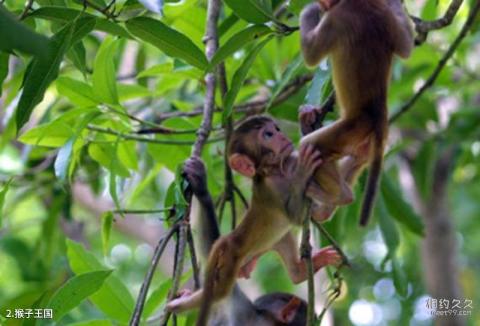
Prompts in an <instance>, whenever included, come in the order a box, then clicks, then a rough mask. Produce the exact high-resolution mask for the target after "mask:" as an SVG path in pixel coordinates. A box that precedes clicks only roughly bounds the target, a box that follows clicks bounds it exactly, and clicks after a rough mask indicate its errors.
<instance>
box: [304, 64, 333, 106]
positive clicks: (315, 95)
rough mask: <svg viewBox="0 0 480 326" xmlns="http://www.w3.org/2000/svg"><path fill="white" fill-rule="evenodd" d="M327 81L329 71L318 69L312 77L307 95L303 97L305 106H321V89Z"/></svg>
mask: <svg viewBox="0 0 480 326" xmlns="http://www.w3.org/2000/svg"><path fill="white" fill-rule="evenodd" d="M329 80H330V71H329V70H324V69H322V68H321V67H318V68H317V70H316V71H315V75H314V76H313V81H312V83H311V84H310V87H309V88H308V91H307V95H306V96H305V104H311V105H317V106H319V105H322V101H323V96H322V94H323V89H324V88H325V85H326V84H327V83H328V82H329Z"/></svg>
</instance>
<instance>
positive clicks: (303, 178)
mask: <svg viewBox="0 0 480 326" xmlns="http://www.w3.org/2000/svg"><path fill="white" fill-rule="evenodd" d="M322 162H323V161H322V159H321V154H320V151H318V150H316V149H315V147H314V146H313V145H310V144H304V145H302V146H301V147H300V151H299V155H298V164H297V169H296V172H295V174H296V179H297V181H300V182H304V183H305V186H306V183H307V181H308V179H310V177H311V176H312V174H313V172H315V170H316V169H317V168H318V167H319V166H320V164H322Z"/></svg>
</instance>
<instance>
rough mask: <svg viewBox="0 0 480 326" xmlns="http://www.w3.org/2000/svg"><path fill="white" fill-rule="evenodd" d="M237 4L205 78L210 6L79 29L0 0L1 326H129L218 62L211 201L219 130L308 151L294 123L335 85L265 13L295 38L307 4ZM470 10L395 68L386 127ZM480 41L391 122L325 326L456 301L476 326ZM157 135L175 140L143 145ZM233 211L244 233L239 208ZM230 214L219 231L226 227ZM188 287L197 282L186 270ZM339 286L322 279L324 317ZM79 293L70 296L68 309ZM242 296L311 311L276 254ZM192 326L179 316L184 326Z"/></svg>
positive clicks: (430, 5) (419, 10)
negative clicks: (374, 196)
mask: <svg viewBox="0 0 480 326" xmlns="http://www.w3.org/2000/svg"><path fill="white" fill-rule="evenodd" d="M225 2H226V5H225V6H224V7H223V10H222V12H221V16H220V22H219V43H220V49H221V50H220V52H219V53H220V54H221V55H218V57H217V58H216V59H214V61H213V62H214V63H213V64H210V66H209V63H208V61H207V59H206V58H205V55H204V54H203V53H204V45H203V43H202V38H203V36H204V35H205V21H206V17H207V11H206V8H207V3H206V1H196V0H185V1H179V2H176V1H165V3H164V4H163V3H162V2H161V1H157V2H149V1H147V0H145V1H141V2H138V1H137V0H126V1H116V2H114V3H112V4H110V5H109V4H108V3H106V2H104V0H88V1H86V2H85V4H86V13H85V14H83V15H82V11H83V7H84V4H83V3H82V1H78V0H37V1H30V2H28V3H27V4H25V3H23V2H21V1H18V0H5V1H2V5H0V39H1V41H0V83H1V84H0V85H1V89H0V91H1V93H0V95H1V98H0V106H1V108H2V109H1V111H0V117H1V118H2V123H1V127H0V128H1V130H2V134H1V136H0V185H1V186H0V189H1V191H0V261H1V264H0V313H1V314H2V315H3V316H6V311H7V309H14V308H32V307H52V305H53V306H54V307H55V308H56V309H58V310H55V312H62V314H60V313H59V314H56V315H55V317H56V319H58V320H56V322H57V323H58V324H62V325H64V324H73V323H76V325H80V324H82V323H84V324H88V325H93V324H96V325H110V324H116V323H126V322H128V320H129V318H130V316H131V313H132V311H133V307H134V303H135V299H136V297H137V295H138V291H139V288H140V285H141V283H142V281H143V279H144V275H145V273H146V271H147V268H148V266H149V264H150V259H151V254H152V250H153V246H155V244H156V242H157V241H158V239H159V237H160V236H161V235H162V234H164V233H165V229H166V228H167V227H168V226H169V224H168V223H167V222H164V221H163V220H164V219H165V217H166V214H164V213H160V212H159V211H160V210H163V209H164V208H166V207H167V208H168V207H170V205H171V204H172V203H173V202H174V200H173V199H172V196H171V194H172V190H170V192H169V187H170V185H171V183H172V180H173V179H174V174H175V171H176V169H177V167H178V166H179V165H181V164H182V162H183V161H184V160H185V159H186V158H188V157H189V156H190V152H191V148H192V144H193V142H194V141H195V139H196V135H195V131H196V130H197V129H198V128H199V125H200V122H201V118H202V116H201V109H202V106H203V104H204V99H205V91H206V84H205V82H204V76H205V72H206V71H208V70H209V69H210V68H211V67H213V66H215V64H218V63H219V62H221V61H224V62H225V70H226V76H227V81H228V83H227V84H228V85H229V93H227V95H226V96H225V97H224V98H223V101H222V93H221V92H220V91H219V90H217V94H216V95H217V96H216V100H215V101H216V102H215V104H216V107H217V108H218V110H216V111H215V114H214V118H213V131H212V134H211V135H210V140H211V142H209V143H208V144H207V145H206V146H205V148H204V150H203V155H202V158H203V159H204V161H205V162H206V165H207V168H208V177H209V189H210V191H211V192H212V194H213V195H214V196H215V198H221V196H222V194H223V192H224V187H225V182H224V181H225V178H224V160H223V151H224V141H223V140H224V136H225V134H224V132H223V129H222V117H226V116H227V115H228V113H229V112H233V116H234V119H235V120H236V121H237V120H239V119H241V118H242V117H243V116H244V114H245V112H247V113H249V114H252V113H259V112H261V111H264V110H266V109H268V113H269V114H270V115H272V116H273V117H275V118H277V119H279V122H280V124H281V126H282V129H284V130H285V131H286V132H287V133H288V134H289V136H291V138H292V139H293V140H294V142H297V141H298V139H299V131H298V127H297V112H298V107H299V106H300V105H301V104H303V103H306V102H309V103H311V104H320V103H321V101H323V100H325V98H326V95H328V93H329V82H328V75H329V70H328V66H327V64H322V65H321V67H319V68H316V69H315V70H308V69H307V68H306V67H305V66H304V64H303V62H302V60H301V57H300V53H299V35H298V32H296V31H290V30H288V29H284V28H283V29H282V26H283V27H284V25H279V23H276V24H272V23H271V22H270V20H271V14H270V10H272V9H271V8H274V9H275V8H276V9H278V8H283V9H281V10H277V11H275V10H272V11H271V12H275V13H276V14H278V15H277V17H278V21H280V22H281V23H283V24H286V25H288V26H296V25H298V14H299V11H300V10H301V8H302V7H303V5H304V4H305V2H306V1H294V0H292V1H291V2H290V3H289V5H288V6H283V2H282V1H275V0H274V1H273V4H271V3H270V2H269V1H267V0H249V1H245V3H244V2H242V1H235V0H229V1H225ZM453 2H455V1H446V0H444V1H435V0H426V1H413V0H407V1H405V4H406V6H407V8H408V10H409V12H410V13H411V14H412V15H414V16H417V17H420V18H421V19H424V20H431V19H435V18H437V17H440V16H442V15H443V13H444V12H445V11H446V9H447V7H448V6H449V5H451V3H453ZM460 2H461V1H460ZM476 4H477V1H472V0H471V1H465V2H464V3H463V4H462V6H461V7H460V9H459V11H458V13H456V15H455V17H454V19H453V22H452V24H451V25H449V26H445V27H443V28H442V29H440V30H438V31H434V32H431V33H430V34H429V37H428V39H427V40H426V41H425V42H424V43H422V44H420V45H419V46H417V47H416V48H415V50H414V52H413V54H412V56H411V58H409V59H408V60H406V61H400V60H398V59H397V60H395V62H394V65H393V80H392V84H391V88H390V93H389V106H390V110H391V113H392V114H393V113H395V112H397V111H398V109H399V108H400V107H402V105H404V104H405V103H408V101H409V99H411V98H412V96H414V95H415V93H416V92H418V90H419V88H420V87H421V85H422V84H423V83H424V81H425V80H427V79H428V77H429V76H430V75H431V74H432V72H433V71H434V69H435V68H436V67H437V66H438V64H439V60H440V59H441V58H442V56H443V55H444V54H445V53H446V51H447V49H448V48H449V46H450V45H451V44H452V42H453V41H454V39H455V38H456V37H457V35H458V34H459V32H460V29H461V28H462V26H463V24H464V22H465V21H466V19H467V17H468V15H469V12H470V11H471V10H472V9H473V8H474V7H475V5H476ZM146 8H148V9H146ZM232 8H233V10H234V12H233V11H232ZM252 8H253V9H252ZM258 8H260V9H258ZM265 8H266V9H265ZM160 11H161V12H162V13H161V14H160ZM265 12H266V13H267V14H265ZM140 16H148V17H150V18H138V17H140ZM239 17H240V18H239ZM162 23H163V24H162ZM251 23H257V25H255V26H254V27H249V26H250V25H249V24H251ZM479 26H480V23H479V19H478V17H477V19H476V20H475V21H474V24H473V25H472V26H471V27H470V30H469V32H468V34H467V35H466V37H465V39H464V40H463V41H462V43H461V44H460V46H459V47H458V48H457V49H456V51H455V52H454V54H453V55H452V56H451V58H449V60H448V63H447V64H446V66H445V67H444V68H443V69H442V70H441V73H440V75H439V76H438V78H437V79H436V81H435V83H434V84H433V85H432V86H431V87H429V88H428V90H427V91H426V92H425V93H424V94H423V95H422V96H421V97H420V99H419V100H418V101H416V102H415V103H414V104H413V105H412V106H410V107H409V108H408V112H406V113H405V114H402V115H401V116H400V118H399V119H397V120H396V121H395V122H394V123H393V124H392V125H391V130H390V134H391V137H390V138H391V139H390V146H389V151H388V153H387V156H386V161H385V169H384V171H385V173H384V178H383V182H382V186H381V196H380V198H379V200H378V203H377V209H376V211H375V214H374V217H373V219H372V221H371V223H370V225H369V226H368V228H366V229H360V228H358V227H357V224H358V223H357V216H358V214H357V210H358V202H356V203H355V204H352V205H350V206H348V207H344V208H341V209H339V210H338V211H337V213H336V216H335V217H334V218H333V219H332V221H331V222H328V223H327V224H326V227H327V229H328V230H329V232H330V233H331V234H332V235H333V236H334V237H335V239H336V240H337V241H338V242H339V244H340V246H341V247H342V248H343V249H344V251H345V252H346V253H347V255H348V256H349V258H350V259H351V261H352V263H353V265H354V267H353V268H352V269H351V270H342V276H343V277H344V278H345V283H344V287H343V288H342V290H343V291H342V295H341V297H340V298H339V299H338V300H337V302H336V303H335V304H334V306H333V309H331V311H329V314H328V318H326V319H328V320H329V321H335V323H336V324H338V325H344V324H349V323H355V324H359V325H362V324H374V325H387V324H389V325H390V324H391V325H398V324H400V325H407V324H410V325H429V324H431V323H433V319H431V317H428V316H427V315H426V309H425V300H426V298H427V297H426V296H428V295H430V296H432V297H433V298H438V299H440V298H442V296H443V294H446V295H445V296H443V298H453V297H458V298H461V299H462V300H463V299H464V298H467V299H470V300H473V307H474V308H473V309H472V310H471V316H470V317H468V318H466V319H463V320H462V319H458V318H457V319H455V320H453V321H452V322H451V323H447V324H448V325H456V324H459V325H462V324H465V323H466V324H469V325H476V324H478V323H480V313H479V310H478V309H477V305H478V303H479V302H480V295H479V293H480V285H479V278H478V275H480V265H479V262H480V240H479V239H480V238H479V237H478V236H477V233H478V231H477V230H478V229H479V228H480V219H479V218H478V216H479V212H480V204H479V202H478V198H479V196H480V182H479V180H480V160H479V157H480V137H479V136H480V133H479V128H478V125H479V123H480V111H479V110H478V109H479V106H480V92H479V89H480V78H479V76H480V42H479V41H480V28H479ZM33 31H35V33H33ZM179 33H180V34H179ZM272 36H273V37H272ZM269 37H270V38H269ZM222 51H223V52H222ZM257 51H258V54H257ZM215 60H217V61H215ZM250 61H251V62H250ZM249 63H251V65H250V64H249ZM312 78H313V82H310V80H311V79H312ZM237 92H238V93H237ZM319 94H322V97H321V96H319ZM222 110H223V112H227V114H225V113H223V114H222ZM335 118H336V114H335V113H332V114H329V115H328V116H327V120H328V121H331V120H334V119H335ZM160 126H161V127H165V128H169V129H171V130H174V132H173V133H171V134H165V133H161V132H157V133H155V134H139V133H138V131H139V130H143V129H149V128H159V127H160ZM235 182H236V184H237V185H238V186H239V188H240V189H241V190H242V191H243V192H244V194H245V195H246V196H247V198H248V196H249V192H248V182H246V181H245V180H244V179H242V178H240V177H239V176H235ZM170 189H171V188H170ZM361 189H362V187H361V186H358V187H357V197H359V196H360V195H361V193H360V190H361ZM169 193H170V195H169ZM235 201H236V211H235V212H236V215H239V216H241V212H242V211H243V206H242V205H241V201H240V198H239V197H238V196H236V198H235ZM226 208H227V209H225V210H224V214H223V218H222V229H223V231H224V232H227V231H228V230H229V229H230V227H231V224H232V211H231V210H230V209H229V206H228V205H226ZM114 210H120V211H125V210H135V211H136V212H134V213H135V214H117V213H115V214H113V213H112V212H113V211H114ZM125 213H128V212H127V211H125ZM147 213H148V214H147ZM122 215H125V216H124V217H123V216H122ZM113 216H115V219H114V220H112V218H113ZM112 226H113V228H112V229H111V227H112ZM315 236H316V238H317V240H318V241H319V242H322V243H323V244H326V243H327V242H326V241H325V239H321V237H320V236H319V235H318V234H315ZM424 237H425V238H424ZM317 245H319V244H317ZM442 245H443V246H446V248H443V247H441V246H442ZM173 254H174V251H173V249H172V248H170V251H169V252H167V254H165V255H164V257H163V259H162V260H161V262H160V268H159V270H158V272H157V274H156V275H155V277H154V280H153V283H152V286H151V290H152V291H153V292H152V293H151V295H150V296H149V298H148V299H147V307H146V310H145V313H144V317H145V318H147V317H152V316H156V315H157V313H158V311H160V310H161V308H162V305H163V304H164V302H165V299H166V296H167V291H168V289H169V287H170V286H171V283H170V282H171V281H170V277H171V265H172V256H173ZM442 262H443V264H444V266H443V265H441V264H442ZM439 264H440V265H439ZM439 267H440V268H439ZM106 270H107V271H106ZM108 270H113V272H111V273H110V272H108ZM185 272H186V276H185V277H184V279H187V278H188V277H189V276H190V275H191V271H190V269H189V268H188V266H187V268H186V269H185ZM332 272H333V271H329V273H328V274H327V276H325V274H324V275H323V276H318V277H317V278H316V282H317V285H318V286H319V291H317V293H318V295H317V297H319V298H318V305H317V311H320V307H321V304H322V302H324V295H325V290H326V288H327V287H328V284H329V277H328V276H330V277H331V274H332ZM445 274H449V275H445ZM443 276H444V277H443ZM442 277H443V278H442ZM67 280H69V281H68V283H67V284H68V285H69V287H67V286H64V288H63V289H64V290H63V293H62V291H59V292H56V291H57V290H58V289H59V288H60V287H61V286H62V284H65V282H66V281H67ZM244 286H245V287H246V288H247V289H248V291H249V293H250V295H251V296H252V297H255V296H257V295H259V294H261V293H265V292H270V291H279V290H282V291H291V292H298V293H301V294H302V295H305V289H304V288H303V287H296V286H294V285H292V284H291V282H290V281H289V279H288V276H287V274H286V272H285V271H284V269H283V267H282V266H281V264H280V262H279V260H278V259H277V257H275V256H274V255H266V257H264V258H262V259H261V261H260V264H259V266H258V268H257V269H256V271H255V273H254V276H253V280H252V281H251V282H247V283H246V284H244ZM65 289H66V290H65ZM69 289H70V291H71V292H69ZM79 289H82V290H83V292H82V293H80V294H78V290H79ZM54 293H55V294H54ZM75 293H76V294H75ZM320 293H322V294H323V299H322V295H321V294H320ZM76 295H77V296H76ZM62 296H64V297H62ZM86 297H88V298H89V300H83V299H84V298H86ZM59 298H67V299H62V300H64V301H66V302H69V305H70V306H69V307H65V306H62V305H59V304H58V302H59V300H60V299H59ZM60 301H61V300H60ZM56 302H57V304H56ZM63 314H64V316H63ZM355 316H357V317H355ZM358 316H363V317H362V318H363V319H362V320H361V319H358V318H360V317H358ZM2 318H3V317H2ZM94 321H95V322H94ZM191 321H192V319H191V318H190V319H188V318H187V317H182V318H180V319H179V322H180V323H181V324H188V323H191ZM2 322H5V323H7V324H19V323H20V321H19V320H13V319H2ZM33 322H34V320H28V321H26V322H25V323H26V324H29V323H30V324H31V323H33ZM437 322H438V323H439V324H441V323H442V321H441V318H440V319H439V321H437ZM443 322H445V321H443Z"/></svg>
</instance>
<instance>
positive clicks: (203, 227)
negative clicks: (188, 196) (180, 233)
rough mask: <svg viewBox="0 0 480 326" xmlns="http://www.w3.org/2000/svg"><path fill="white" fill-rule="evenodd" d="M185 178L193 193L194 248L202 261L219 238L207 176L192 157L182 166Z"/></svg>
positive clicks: (191, 216)
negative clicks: (197, 250)
mask: <svg viewBox="0 0 480 326" xmlns="http://www.w3.org/2000/svg"><path fill="white" fill-rule="evenodd" d="M183 169H184V173H185V178H186V179H187V180H188V182H189V184H190V187H191V190H192V192H193V195H194V196H193V198H192V204H191V208H190V221H191V223H192V226H193V228H194V229H195V230H196V231H197V232H196V233H197V234H198V235H197V240H198V241H196V247H197V248H199V254H200V258H201V260H202V261H205V260H206V259H207V257H208V254H209V252H210V249H211V247H212V245H213V243H214V242H215V241H216V240H217V239H218V238H219V237H220V231H219V229H218V224H217V220H216V215H215V206H214V204H213V200H212V197H211V196H210V193H209V192H208V188H207V174H206V171H205V166H204V165H203V162H202V160H201V159H200V158H198V157H192V158H190V159H188V160H187V161H186V162H185V165H184V168H183Z"/></svg>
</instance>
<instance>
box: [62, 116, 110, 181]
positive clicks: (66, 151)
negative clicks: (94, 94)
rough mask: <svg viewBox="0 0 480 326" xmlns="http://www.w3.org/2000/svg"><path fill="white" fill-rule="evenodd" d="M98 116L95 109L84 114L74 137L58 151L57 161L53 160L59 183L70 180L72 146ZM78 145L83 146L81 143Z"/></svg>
mask: <svg viewBox="0 0 480 326" xmlns="http://www.w3.org/2000/svg"><path fill="white" fill-rule="evenodd" d="M99 115H100V112H99V111H97V110H96V109H95V110H93V111H92V112H89V113H88V114H86V115H85V116H84V117H83V118H82V120H81V121H80V122H79V123H78V125H77V127H76V128H75V134H74V136H72V138H70V139H69V140H68V142H67V143H66V144H65V145H64V146H63V147H62V148H60V151H59V152H58V154H57V159H56V160H55V164H54V167H55V176H56V177H57V178H58V179H60V180H61V181H66V180H67V179H68V178H70V176H71V174H72V172H73V167H72V162H74V161H72V159H73V157H74V155H73V154H74V144H75V143H76V142H77V139H78V138H79V137H80V135H81V132H82V130H83V129H85V128H86V127H87V125H88V124H89V123H90V121H92V120H93V119H95V118H96V117H97V116H99ZM80 145H83V143H82V144H80Z"/></svg>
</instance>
